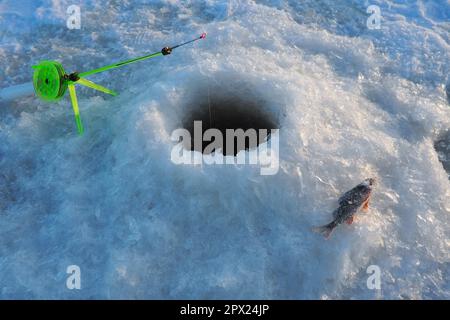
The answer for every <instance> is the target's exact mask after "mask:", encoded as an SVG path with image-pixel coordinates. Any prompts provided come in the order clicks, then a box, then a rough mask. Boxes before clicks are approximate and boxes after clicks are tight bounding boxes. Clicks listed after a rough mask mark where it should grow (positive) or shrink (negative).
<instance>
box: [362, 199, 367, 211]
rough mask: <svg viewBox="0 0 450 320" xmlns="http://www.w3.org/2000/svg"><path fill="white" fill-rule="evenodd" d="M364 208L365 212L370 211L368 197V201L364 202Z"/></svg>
mask: <svg viewBox="0 0 450 320" xmlns="http://www.w3.org/2000/svg"><path fill="white" fill-rule="evenodd" d="M362 210H363V211H364V212H367V211H369V199H367V200H366V202H364V204H363V207H362Z"/></svg>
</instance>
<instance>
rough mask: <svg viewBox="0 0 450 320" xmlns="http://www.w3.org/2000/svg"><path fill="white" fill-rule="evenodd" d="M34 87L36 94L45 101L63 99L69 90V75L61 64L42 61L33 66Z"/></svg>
mask: <svg viewBox="0 0 450 320" xmlns="http://www.w3.org/2000/svg"><path fill="white" fill-rule="evenodd" d="M33 69H34V74H33V86H34V90H35V92H36V94H37V95H38V96H39V97H40V98H41V99H43V100H45V101H57V100H59V99H61V98H62V97H63V96H64V94H65V93H66V90H67V85H68V81H67V75H66V73H65V71H64V68H63V66H62V65H61V63H59V62H57V61H41V62H40V63H39V64H38V65H36V66H33Z"/></svg>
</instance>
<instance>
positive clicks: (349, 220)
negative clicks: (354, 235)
mask: <svg viewBox="0 0 450 320" xmlns="http://www.w3.org/2000/svg"><path fill="white" fill-rule="evenodd" d="M353 219H354V218H353V216H352V217H350V218H347V220H345V222H346V223H347V224H352V223H353Z"/></svg>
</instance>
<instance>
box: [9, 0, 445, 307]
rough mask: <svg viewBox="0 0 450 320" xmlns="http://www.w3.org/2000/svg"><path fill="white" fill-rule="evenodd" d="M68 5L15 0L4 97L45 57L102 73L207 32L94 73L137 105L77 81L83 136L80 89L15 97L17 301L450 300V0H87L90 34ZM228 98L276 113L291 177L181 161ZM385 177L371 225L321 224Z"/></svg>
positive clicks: (12, 177)
mask: <svg viewBox="0 0 450 320" xmlns="http://www.w3.org/2000/svg"><path fill="white" fill-rule="evenodd" d="M71 4H72V1H56V0H54V1H47V0H45V1H31V0H29V1H20V2H19V1H13V0H6V1H2V2H1V3H0V37H1V38H0V45H1V46H0V62H1V64H2V66H3V67H2V68H0V88H5V87H8V86H12V85H17V84H20V83H23V82H29V81H30V80H31V75H32V70H31V66H32V65H34V64H36V62H38V61H40V60H44V59H54V60H59V61H61V62H62V63H63V65H64V67H65V68H66V70H67V71H68V72H71V71H75V70H77V71H86V70H89V69H92V68H96V67H100V66H103V65H106V64H109V63H113V62H117V61H120V60H122V59H127V58H130V57H134V56H138V55H140V54H145V53H148V52H153V51H155V50H159V49H160V48H162V47H163V46H165V45H168V44H176V43H179V42H182V41H185V40H188V39H190V38H192V37H193V36H196V35H199V34H200V33H201V32H203V31H207V32H208V35H209V36H208V38H207V39H206V40H204V41H201V42H197V43H196V44H194V45H192V46H189V47H184V48H182V49H181V48H180V49H179V50H177V51H175V52H174V53H173V54H172V55H171V56H169V57H163V58H158V59H154V60H149V61H146V62H142V63H141V64H139V65H137V64H136V65H130V66H128V67H125V68H122V69H118V70H114V71H111V72H108V73H104V74H99V75H96V76H93V77H92V78H91V79H92V80H93V81H96V82H97V83H100V84H102V85H104V86H106V87H108V88H111V89H114V90H117V91H118V92H120V95H119V96H118V97H108V96H105V95H102V94H99V93H97V92H94V91H92V90H89V89H82V88H80V90H79V91H78V92H79V103H80V108H81V115H82V118H83V121H84V124H85V129H86V133H85V134H84V136H82V137H78V136H77V135H76V129H75V123H74V120H73V115H72V112H71V108H70V104H69V100H68V98H67V97H66V98H65V99H64V100H63V101H61V102H59V103H56V104H47V103H45V102H42V101H40V100H38V99H37V98H36V97H28V98H24V99H22V100H16V101H14V102H10V103H3V102H0V141H1V143H0V235H1V240H0V297H1V298H67V299H70V298H82V299H85V298H127V299H128V298H189V299H190V298H261V299H264V298H275V299H283V298H286V299H292V298H306V299H334V298H368V299H377V298H385V299H409V298H412V299H418V298H425V299H433V298H446V299H449V298H450V255H449V252H450V250H449V249H450V248H449V246H450V237H449V236H450V228H449V213H450V188H449V187H450V182H449V178H448V175H447V172H446V171H445V170H444V167H443V164H442V163H441V162H440V161H439V156H438V153H437V152H436V150H435V141H438V140H439V139H442V136H443V135H445V134H446V132H448V130H449V128H450V106H449V104H448V101H447V97H446V90H445V84H446V83H447V82H446V81H447V76H448V74H450V73H449V71H450V70H449V67H450V63H449V61H450V44H449V42H450V36H449V34H450V33H449V31H450V23H449V22H450V4H449V2H448V1H446V0H439V1H438V0H436V1H431V0H430V1H401V2H396V1H395V2H394V1H385V0H374V1H370V3H369V2H368V1H332V0H322V1H312V0H311V1H296V0H293V1H282V0H260V1H246V0H242V1H236V0H232V1H210V0H200V1H169V0H168V1H163V0H161V1H98V2H97V1H80V4H81V10H82V22H81V23H82V29H81V30H69V29H67V28H66V27H65V25H66V21H65V19H66V8H67V7H68V6H69V5H71ZM369 4H377V5H379V6H380V8H381V14H382V17H383V19H382V21H381V29H380V30H369V29H367V27H366V19H367V18H368V16H369V15H368V14H367V13H366V8H367V6H368V5H369ZM211 87H214V88H217V87H219V88H222V90H224V91H226V92H230V93H231V94H234V95H236V96H255V97H258V98H259V99H263V100H264V101H265V103H264V105H265V106H266V107H267V108H268V110H267V111H268V112H269V113H270V114H271V115H272V117H274V118H275V119H276V120H277V121H278V122H279V123H280V127H281V131H280V171H279V172H278V174H277V175H275V176H260V175H259V172H260V171H259V168H257V167H255V166H236V167H234V166H177V165H174V164H173V163H172V162H171V161H170V151H171V148H172V146H173V145H174V144H173V143H172V142H171V141H170V134H171V132H172V131H173V130H174V129H175V128H178V127H179V126H180V125H181V123H182V120H183V117H184V116H185V113H186V112H189V109H188V108H187V106H186V101H191V100H192V99H200V100H201V99H207V98H208V97H207V92H208V88H211ZM215 90H217V89H215ZM199 92H200V94H198V93H199ZM201 93H203V94H201ZM200 100H199V101H200ZM186 109H187V110H186ZM368 177H377V178H378V186H377V188H376V189H375V192H374V195H373V199H372V203H371V209H370V212H369V213H368V214H362V215H361V217H360V218H359V219H358V221H357V222H356V223H354V224H353V225H351V226H347V225H345V226H341V227H339V228H338V229H337V230H336V232H335V233H334V234H333V236H332V238H331V239H330V240H329V241H325V240H324V239H322V238H321V236H319V235H317V234H315V233H312V232H311V227H313V226H316V225H321V224H324V223H326V222H329V221H330V219H331V212H332V211H333V209H334V208H335V206H336V204H337V199H338V197H339V196H340V195H341V194H342V193H344V192H345V191H347V190H348V189H350V188H352V187H354V186H355V185H356V184H358V183H360V182H361V181H362V180H364V179H365V178H368ZM72 264H76V265H78V266H80V268H81V273H82V280H81V281H82V284H81V285H82V290H79V291H77V290H72V291H71V290H68V289H67V288H66V285H65V283H66V278H67V276H68V275H67V274H66V268H67V266H69V265H72ZM369 265H378V266H379V267H380V269H381V271H382V275H381V281H382V284H381V285H382V287H381V291H373V290H369V289H368V288H367V286H366V280H367V277H368V275H367V274H366V269H367V267H368V266H369Z"/></svg>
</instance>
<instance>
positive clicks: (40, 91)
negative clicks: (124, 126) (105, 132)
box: [33, 33, 206, 135]
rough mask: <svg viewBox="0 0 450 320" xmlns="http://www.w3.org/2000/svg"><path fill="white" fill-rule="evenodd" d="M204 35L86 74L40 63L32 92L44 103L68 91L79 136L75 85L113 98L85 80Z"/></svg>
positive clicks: (166, 53)
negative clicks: (68, 72)
mask: <svg viewBox="0 0 450 320" xmlns="http://www.w3.org/2000/svg"><path fill="white" fill-rule="evenodd" d="M205 38H206V33H202V35H201V36H200V37H197V38H195V39H192V40H190V41H187V42H184V43H181V44H178V45H176V46H173V47H164V48H162V49H161V51H158V52H155V53H152V54H148V55H145V56H142V57H138V58H134V59H130V60H126V61H122V62H118V63H114V64H111V65H107V66H104V67H101V68H98V69H93V70H90V71H86V72H81V73H78V72H72V73H70V74H67V73H66V72H65V71H64V68H63V66H62V64H61V63H59V62H58V61H51V60H48V61H47V60H46V61H41V62H39V64H37V65H35V66H33V69H34V70H35V71H34V74H33V86H34V91H35V92H36V94H37V95H38V97H40V98H41V99H42V100H44V101H58V100H60V99H61V98H62V97H63V96H64V94H65V93H66V91H67V89H69V94H70V99H71V101H72V108H73V112H74V114H75V123H76V125H77V129H78V133H79V134H80V135H81V134H83V132H84V128H83V124H82V122H81V117H80V111H79V108H78V100H77V95H76V90H75V85H76V84H80V85H83V86H86V87H89V88H91V89H94V90H98V91H101V92H104V93H107V94H110V95H113V96H116V95H117V93H116V92H115V91H113V90H110V89H108V88H105V87H103V86H101V85H99V84H96V83H94V82H92V81H90V80H87V79H85V78H86V77H88V76H91V75H93V74H96V73H100V72H104V71H108V70H112V69H115V68H119V67H123V66H126V65H128V64H131V63H135V62H139V61H143V60H147V59H151V58H154V57H159V56H166V55H169V54H171V53H172V51H173V50H174V49H176V48H179V47H182V46H184V45H187V44H189V43H192V42H195V41H198V40H201V39H205Z"/></svg>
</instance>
